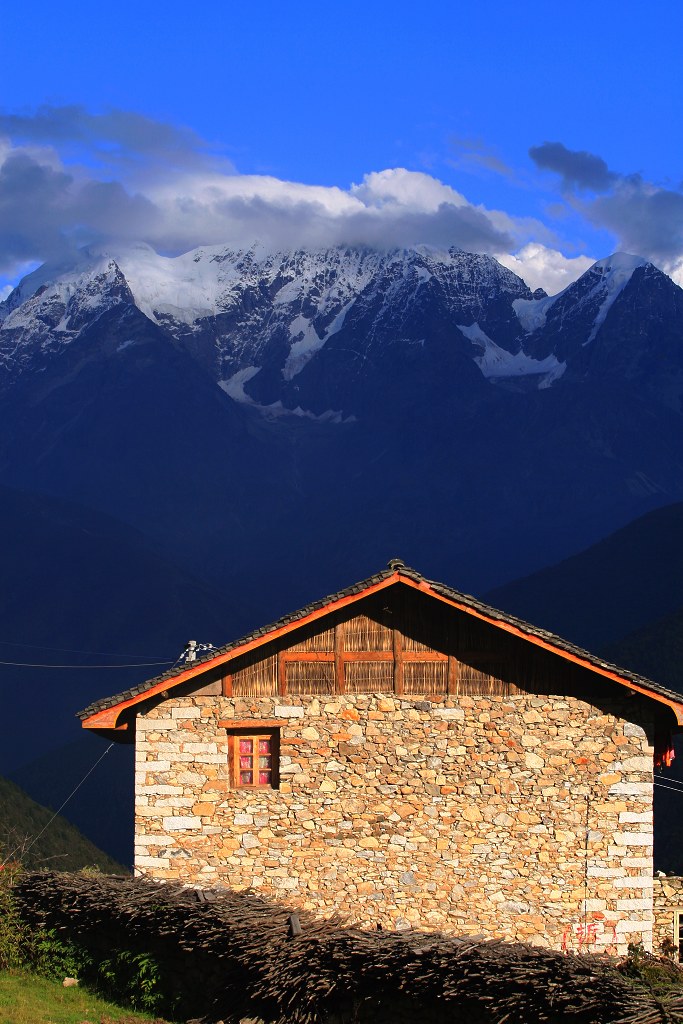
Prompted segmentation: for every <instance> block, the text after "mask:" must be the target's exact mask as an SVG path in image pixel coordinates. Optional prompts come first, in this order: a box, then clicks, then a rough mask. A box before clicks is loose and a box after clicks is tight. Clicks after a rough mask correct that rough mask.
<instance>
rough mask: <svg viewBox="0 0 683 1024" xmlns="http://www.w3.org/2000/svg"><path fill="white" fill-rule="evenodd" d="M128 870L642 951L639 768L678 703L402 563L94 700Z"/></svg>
mask: <svg viewBox="0 0 683 1024" xmlns="http://www.w3.org/2000/svg"><path fill="white" fill-rule="evenodd" d="M81 718H82V724H83V726H84V727H85V728H86V729H92V730H96V731H99V732H100V733H102V734H103V735H104V736H105V737H110V738H114V739H119V740H121V741H124V742H125V741H129V742H130V741H134V742H135V744H136V774H135V781H136V787H135V788H136V815H135V868H136V871H137V872H138V873H140V874H146V875H149V876H151V877H153V878H155V879H159V880H164V879H172V880H181V881H183V882H185V883H187V884H189V885H194V886H198V887H203V888H210V887H215V886H221V885H225V886H230V887H232V888H235V889H241V888H248V887H249V888H252V889H254V890H256V891H257V892H259V893H261V894H263V896H264V897H266V898H268V899H271V900H274V901H284V902H285V903H287V904H288V905H293V906H299V907H304V908H307V909H310V910H314V911H318V912H320V913H330V912H334V911H338V912H340V913H342V914H343V915H345V916H347V917H349V918H352V919H353V920H355V921H357V922H358V923H360V924H361V925H363V926H366V927H370V928H375V927H377V926H380V925H381V926H382V927H383V928H392V929H393V928H406V927H415V928H427V929H437V928H438V929H442V930H445V931H449V932H456V933H459V934H471V935H475V934H476V935H486V936H493V937H501V938H506V939H514V940H521V941H530V942H534V943H539V944H543V945H546V946H550V947H554V948H569V949H577V948H586V947H589V948H591V949H595V950H597V951H600V950H607V951H613V952H619V953H621V952H624V951H625V949H626V946H627V944H628V943H629V942H642V943H644V945H645V946H646V947H647V948H651V946H652V941H653V920H654V918H653V864H652V841H653V838H652V837H653V825H652V796H653V763H654V760H655V759H656V758H665V757H666V756H667V750H668V748H669V747H670V736H671V733H672V731H675V730H677V729H678V727H679V726H680V725H681V724H683V697H681V696H679V695H677V694H675V693H673V692H671V691H669V690H666V689H665V688H663V687H661V686H659V685H657V684H656V683H654V682H652V681H651V680H648V679H644V678H642V677H640V676H637V675H635V674H633V673H631V672H628V671H626V670H625V669H622V668H618V667H617V666H615V665H612V664H609V663H607V662H605V661H603V660H601V659H600V658H597V657H595V656H593V655H591V654H589V653H588V652H586V651H584V650H581V649H579V648H577V647H575V646H574V645H572V644H570V643H568V642H566V641H564V640H562V639H560V638H559V637H557V636H554V635H553V634H551V633H548V632H546V631H544V630H542V629H538V628H535V627H534V626H531V625H529V624H528V623H525V622H522V621H521V620H519V619H516V618H514V617H513V616H510V615H507V614H505V613H503V612H500V611H497V610H496V609H494V608H491V607H489V606H487V605H485V604H483V603H482V602H480V601H478V600H475V599H474V598H472V597H470V596H468V595H465V594H461V593H459V592H458V591H456V590H453V589H452V588H450V587H448V586H445V585H444V584H441V583H436V582H433V581H430V580H427V579H425V578H424V577H423V576H421V575H420V574H419V573H417V572H415V571H414V570H412V569H409V568H407V567H406V566H404V564H403V563H402V562H400V561H398V560H394V561H392V562H390V563H389V566H388V568H387V569H385V570H384V571H382V572H379V573H378V574H377V575H375V576H372V577H371V578H370V579H367V580H364V581H363V582H361V583H358V584H355V585H354V586H351V587H349V588H347V589H346V590H343V591H340V592H339V593H337V594H333V595H332V596H330V597H327V598H325V599H324V600H321V601H317V602H315V603H314V604H311V605H308V606H307V607H305V608H302V609H300V610H299V611H297V612H294V613H292V614H290V615H287V616H286V617H284V618H282V619H280V620H279V621H278V622H275V623H273V624H272V625H269V626H265V627H263V628H261V629H258V630H256V631H255V632H253V633H251V634H249V635H248V636H246V637H242V638H241V639H239V640H236V641H234V642H232V643H230V644H228V645H226V646H225V647H222V648H220V649H218V650H212V651H210V652H209V653H208V654H207V655H206V656H204V657H202V658H201V659H200V660H196V661H194V662H190V663H186V664H183V665H180V666H178V667H176V668H173V669H171V670H169V671H167V672H165V673H163V674H162V675H160V676H157V677H156V678H154V679H150V680H148V681H147V682H145V683H142V684H141V685H140V686H137V687H134V688H133V689H130V690H127V691H126V692H124V693H120V694H117V695H115V696H113V697H109V698H106V699H104V700H99V701H97V702H95V703H94V704H92V705H90V707H88V708H86V709H85V711H83V712H81Z"/></svg>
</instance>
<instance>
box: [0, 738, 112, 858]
mask: <svg viewBox="0 0 683 1024" xmlns="http://www.w3.org/2000/svg"><path fill="white" fill-rule="evenodd" d="M113 746H114V744H113V743H110V744H109V746H108V747H107V749H106V750H105V752H104V754H100V756H99V757H98V758H97V760H96V761H95V763H94V765H93V766H92V768H90V769H88V771H87V772H86V773H85V775H84V776H83V778H82V779H81V781H80V782H79V783H78V785H77V786H75V787H74V788H73V789H72V790H71V792H70V793H69V795H68V797H67V798H66V800H65V801H64V803H63V804H62V805H61V806H60V807H59V808H58V809H57V810H56V811H55V813H54V814H53V815H52V817H51V818H50V820H49V821H48V823H47V824H46V825H43V827H42V828H41V830H40V832H39V833H38V835H37V836H34V838H33V839H32V840H31V842H30V843H29V844H28V846H26V847H24V846H23V844H22V845H20V846H17V847H16V848H15V849H14V850H13V851H12V853H11V854H9V855H8V856H7V857H5V859H4V860H3V862H2V867H5V865H6V864H8V863H9V861H11V860H12V858H13V857H15V856H16V854H17V853H19V852H20V851H21V852H22V853H24V854H27V853H28V851H29V850H30V849H31V847H32V846H34V845H35V843H37V842H38V840H39V839H40V837H41V836H42V835H43V833H44V832H46V831H47V830H48V828H49V827H50V825H51V824H52V822H53V821H54V820H55V818H57V817H59V815H60V814H61V813H62V811H63V810H64V808H65V807H66V805H67V804H68V802H69V800H71V798H72V797H73V796H75V795H76V793H77V792H78V790H79V789H80V788H81V786H82V785H83V783H84V782H85V780H86V779H87V778H88V776H89V775H92V773H93V772H94V771H95V769H96V768H97V766H98V764H99V763H100V761H101V760H102V759H103V758H104V757H106V755H107V754H108V753H109V751H110V750H111V748H112V747H113Z"/></svg>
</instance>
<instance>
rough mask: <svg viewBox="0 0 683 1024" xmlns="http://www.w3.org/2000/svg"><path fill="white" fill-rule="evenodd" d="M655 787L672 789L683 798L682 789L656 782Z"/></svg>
mask: <svg viewBox="0 0 683 1024" xmlns="http://www.w3.org/2000/svg"><path fill="white" fill-rule="evenodd" d="M655 786H656V787H657V789H670V790H671V792H672V793H678V794H680V795H681V796H683V790H682V789H677V788H676V787H675V786H665V785H664V783H663V782H656V781H655Z"/></svg>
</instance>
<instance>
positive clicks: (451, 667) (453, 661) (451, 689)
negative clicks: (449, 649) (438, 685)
mask: <svg viewBox="0 0 683 1024" xmlns="http://www.w3.org/2000/svg"><path fill="white" fill-rule="evenodd" d="M459 678H460V663H459V661H458V659H457V658H456V657H455V655H453V654H451V655H450V656H449V658H448V686H447V692H448V694H449V695H451V696H452V695H453V694H455V693H457V692H458V682H459Z"/></svg>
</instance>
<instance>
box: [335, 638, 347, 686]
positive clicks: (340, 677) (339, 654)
mask: <svg viewBox="0 0 683 1024" xmlns="http://www.w3.org/2000/svg"><path fill="white" fill-rule="evenodd" d="M334 680H335V685H336V689H337V693H344V692H345V691H346V677H345V675H344V623H343V622H338V623H337V624H336V626H335V627H334Z"/></svg>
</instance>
